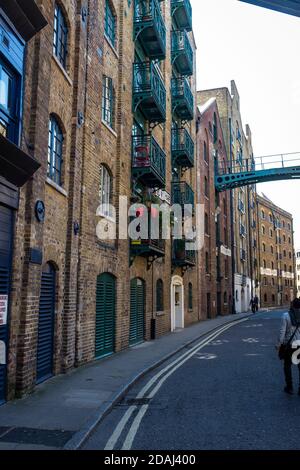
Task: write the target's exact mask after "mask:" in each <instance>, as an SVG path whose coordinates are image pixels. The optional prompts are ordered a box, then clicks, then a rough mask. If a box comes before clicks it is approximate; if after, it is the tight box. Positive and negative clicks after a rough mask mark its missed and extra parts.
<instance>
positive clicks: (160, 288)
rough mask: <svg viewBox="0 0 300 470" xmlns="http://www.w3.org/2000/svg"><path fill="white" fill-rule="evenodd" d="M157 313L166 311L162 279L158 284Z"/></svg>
mask: <svg viewBox="0 0 300 470" xmlns="http://www.w3.org/2000/svg"><path fill="white" fill-rule="evenodd" d="M156 311H157V312H163V311H164V283H163V281H162V280H161V279H158V281H157V282H156Z"/></svg>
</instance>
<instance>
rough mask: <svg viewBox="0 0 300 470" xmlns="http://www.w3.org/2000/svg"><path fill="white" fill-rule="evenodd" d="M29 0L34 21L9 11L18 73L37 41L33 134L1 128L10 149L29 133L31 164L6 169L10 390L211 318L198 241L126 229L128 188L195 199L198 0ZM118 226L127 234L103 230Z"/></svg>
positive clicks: (26, 144) (1, 383)
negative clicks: (195, 248) (204, 313)
mask: <svg viewBox="0 0 300 470" xmlns="http://www.w3.org/2000/svg"><path fill="white" fill-rule="evenodd" d="M11 3H12V2H10V4H11ZM13 3H14V4H15V5H19V4H20V5H21V4H24V2H19V1H18V0H13ZM28 3H30V4H31V5H32V8H33V10H30V9H29V10H30V11H34V12H35V14H36V19H35V20H34V21H33V19H32V18H29V20H28V24H29V23H30V25H31V28H32V31H31V32H30V34H29V33H28V34H26V31H25V32H24V31H23V30H22V28H25V26H24V12H23V13H22V15H23V16H22V15H21V17H22V18H23V22H22V24H21V25H20V31H18V25H17V24H16V22H17V18H15V17H14V16H13V11H12V10H13V9H10V8H9V7H7V11H6V10H5V6H4V5H5V4H6V6H7V2H0V6H2V8H3V9H4V10H5V11H6V14H7V15H8V16H9V15H11V18H10V20H11V22H12V24H11V25H10V26H8V29H7V35H8V36H9V35H10V34H13V38H14V39H13V41H16V40H17V39H16V38H18V40H19V41H20V44H22V45H21V46H20V51H21V52H20V54H21V55H22V60H21V61H20V62H19V63H18V64H15V65H17V66H18V67H19V69H18V70H19V73H20V74H21V72H22V70H23V62H22V61H23V52H22V51H23V49H24V40H25V41H26V40H29V39H30V40H29V43H28V45H27V53H26V62H25V63H24V74H23V78H24V86H23V94H22V95H21V94H20V95H19V98H20V100H19V101H18V102H20V103H21V102H23V106H22V113H21V111H20V116H19V123H20V127H22V138H21V140H20V142H19V141H18V140H17V139H14V138H12V137H11V136H10V135H7V136H6V138H4V137H1V149H2V146H3V149H4V150H3V151H5V149H6V147H5V146H9V145H12V144H11V143H10V141H13V142H15V144H17V145H18V144H20V146H19V147H18V149H15V148H14V151H15V152H16V158H20V159H21V158H24V160H23V161H24V162H25V161H26V168H30V169H31V170H30V171H29V172H28V174H27V175H26V174H25V175H24V167H22V166H21V167H20V172H19V173H20V179H18V180H17V181H10V179H9V171H8V172H7V173H6V172H5V173H1V188H0V189H1V191H2V192H1V197H2V199H1V206H0V207H1V228H2V232H3V233H4V234H6V235H5V236H6V239H7V240H8V241H7V246H6V247H5V250H6V255H5V256H6V258H5V259H7V260H9V261H7V265H6V266H4V268H5V269H6V271H5V273H6V274H5V275H6V278H5V281H4V283H3V285H4V284H5V286H4V287H1V289H2V290H1V291H0V294H3V295H5V296H6V297H5V299H9V302H8V321H7V323H6V325H5V327H4V328H2V327H1V326H0V328H2V330H0V331H1V334H2V331H3V335H4V336H2V337H0V340H2V338H3V341H4V343H5V347H6V353H7V366H6V365H5V364H4V365H2V366H0V367H1V379H0V401H3V400H5V399H11V398H13V397H14V396H20V395H23V394H25V393H28V392H30V391H32V389H33V388H34V386H35V384H37V383H40V382H42V381H44V380H46V379H47V378H49V377H51V376H52V375H53V374H59V373H63V372H66V371H68V370H70V369H71V368H73V367H76V366H78V365H81V364H83V363H86V362H88V361H91V360H93V359H95V358H101V357H103V356H105V355H107V354H112V353H113V352H115V351H120V350H122V349H125V348H127V347H128V346H130V345H134V344H137V343H138V342H141V341H143V340H144V339H146V340H148V339H150V338H151V337H157V336H159V335H162V334H164V333H166V332H168V331H170V330H173V329H175V328H176V327H184V326H185V325H188V324H190V323H193V322H195V321H198V320H199V319H200V311H199V308H198V296H197V290H198V286H199V278H198V272H197V269H196V263H197V254H196V253H195V252H190V251H189V250H187V245H186V241H185V240H173V241H171V240H166V241H165V242H164V241H163V240H152V239H151V236H150V234H148V235H147V236H146V237H144V236H143V237H141V238H140V239H137V240H132V241H129V240H128V239H123V238H122V237H121V236H119V235H121V233H120V232H121V229H120V222H121V221H124V218H125V222H126V225H127V222H128V220H127V214H126V206H125V211H124V208H123V207H121V206H120V203H119V197H120V196H123V197H124V196H126V197H127V198H128V206H129V205H130V204H131V203H133V202H134V203H136V204H137V205H138V206H139V213H140V212H141V205H143V206H144V207H146V210H148V208H149V205H150V204H151V203H153V202H155V203H158V204H159V205H160V204H161V203H162V202H167V204H171V203H178V204H179V205H181V206H182V207H183V205H184V204H186V203H189V204H191V205H193V204H194V203H195V201H196V169H195V138H196V121H195V110H196V106H195V104H196V92H195V90H196V88H195V87H196V79H195V61H196V57H195V49H196V47H195V42H194V37H193V33H192V9H191V6H190V2H189V1H188V0H185V1H183V0H166V1H160V2H159V1H158V0H136V1H135V2H130V1H128V0H85V1H80V0H76V1H74V0H57V2H56V1H55V0H39V1H36V2H35V1H33V0H32V1H31V0H30V2H28ZM18 8H20V7H19V6H18ZM1 14H2V13H1ZM16 16H17V15H16ZM25 16H26V12H25ZM4 17H5V13H3V18H4ZM1 21H2V20H1ZM5 21H6V20H5ZM46 21H47V23H48V25H47V26H45V24H46ZM7 24H10V22H9V20H7ZM1 25H2V23H1ZM43 26H45V27H44V29H43V30H42V31H41V32H39V33H38V34H36V35H35V37H34V38H31V37H32V36H33V35H34V33H35V32H37V31H38V30H39V29H41V28H42V27H43ZM5 27H7V26H5ZM34 27H35V29H36V31H33V29H34ZM10 28H11V29H10ZM15 29H17V31H15ZM22 34H24V37H23V38H22ZM20 35H21V36H20ZM4 49H5V42H4V43H3V44H2V45H1V47H0V54H1V58H2V56H5V61H7V60H8V61H9V55H8V53H7V51H5V50H4ZM20 57H21V56H20ZM1 60H2V59H1ZM13 66H14V65H13ZM20 90H21V87H20ZM20 93H21V92H20ZM21 98H23V99H21ZM1 112H2V111H1ZM0 119H1V121H0V122H1V126H2V114H1V116H0ZM21 124H22V126H21ZM3 133H4V131H2V127H1V134H3ZM2 140H3V142H2ZM21 149H22V150H21ZM3 151H2V150H1V171H2V168H3V166H2V154H3ZM7 152H11V147H8V150H7ZM18 152H23V153H22V154H20V153H18ZM25 154H26V155H25ZM33 157H34V158H33ZM4 160H5V155H4V158H3V161H4ZM6 161H7V160H6ZM14 164H15V163H14ZM38 168H39V169H38ZM36 170H37V171H36ZM2 177H4V178H7V179H6V180H3V178H2ZM27 179H29V181H28V182H27V183H26V180H27ZM25 183H26V184H25ZM16 186H18V187H21V186H23V187H22V188H21V189H20V191H18V189H17V187H16ZM2 188H5V189H2ZM2 194H4V196H2ZM8 199H9V200H8ZM17 199H18V200H19V204H18V211H17V212H16V208H17V202H16V201H17ZM2 201H4V202H3V204H4V206H3V207H5V209H2ZM10 205H12V207H10ZM8 206H9V207H10V209H9V212H8V213H7V210H6V209H7V207H8ZM112 206H114V208H115V213H114V209H112ZM2 212H3V214H2ZM12 214H14V218H15V223H14V230H13V228H12ZM136 214H137V212H136V213H135V215H136ZM193 214H194V212H193ZM8 230H9V234H11V233H13V234H14V236H13V239H12V237H10V236H7V232H8ZM114 230H116V232H117V237H116V238H114V237H111V236H110V237H108V239H106V240H105V239H104V237H100V236H99V234H100V233H101V234H102V235H103V233H109V234H111V233H113V232H114ZM2 232H1V236H3V237H4V235H2ZM11 241H12V242H11ZM1 242H2V239H1ZM0 248H1V249H2V245H1V247H0ZM7 252H9V253H8V254H7ZM3 259H4V256H3V255H2V253H1V262H2V260H3ZM10 260H11V262H10ZM2 264H3V263H2ZM8 266H9V269H8ZM1 269H2V265H1ZM2 272H3V271H1V276H2ZM1 282H2V278H1ZM1 285H2V284H1ZM5 301H6V300H5ZM3 302H4V300H3ZM4 343H3V344H4ZM1 344H2V343H1Z"/></svg>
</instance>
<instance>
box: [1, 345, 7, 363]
mask: <svg viewBox="0 0 300 470" xmlns="http://www.w3.org/2000/svg"><path fill="white" fill-rule="evenodd" d="M0 364H1V365H5V364H6V347H5V343H4V341H0Z"/></svg>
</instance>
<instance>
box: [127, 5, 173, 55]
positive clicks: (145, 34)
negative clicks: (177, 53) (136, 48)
mask: <svg viewBox="0 0 300 470" xmlns="http://www.w3.org/2000/svg"><path fill="white" fill-rule="evenodd" d="M134 38H135V40H139V41H140V43H141V45H142V48H143V49H144V51H145V53H146V55H147V57H149V59H159V60H164V59H165V58H166V26H165V22H164V19H163V16H162V14H161V10H160V5H159V2H158V0H147V1H145V0H135V9H134Z"/></svg>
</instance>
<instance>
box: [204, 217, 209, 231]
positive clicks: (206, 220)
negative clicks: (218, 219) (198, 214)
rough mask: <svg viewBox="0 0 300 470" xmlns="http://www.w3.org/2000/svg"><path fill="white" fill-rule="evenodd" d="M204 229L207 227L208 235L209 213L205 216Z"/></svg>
mask: <svg viewBox="0 0 300 470" xmlns="http://www.w3.org/2000/svg"><path fill="white" fill-rule="evenodd" d="M204 229H205V233H206V235H208V234H209V223H208V214H207V213H206V214H205V217H204Z"/></svg>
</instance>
